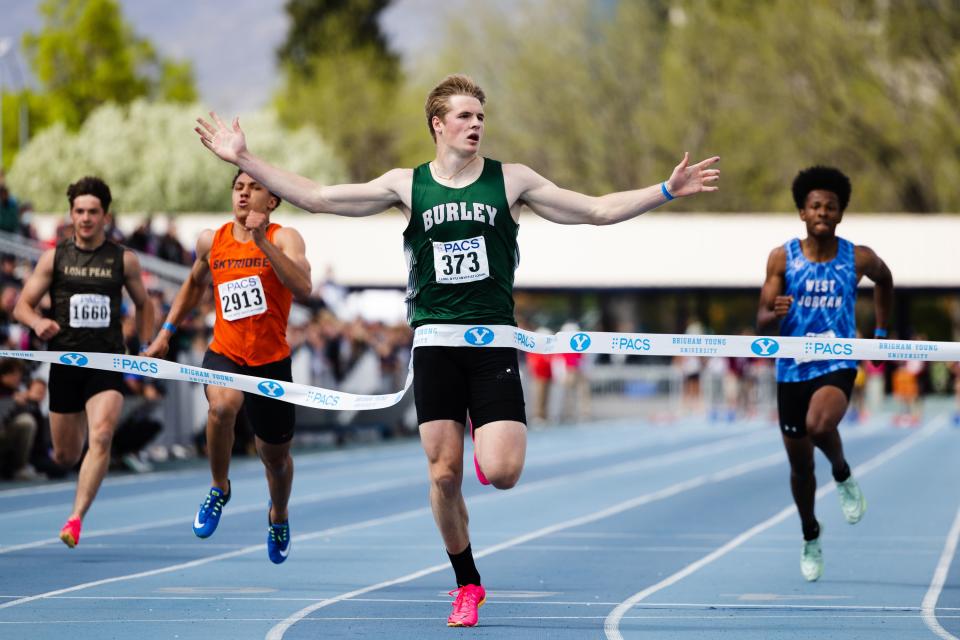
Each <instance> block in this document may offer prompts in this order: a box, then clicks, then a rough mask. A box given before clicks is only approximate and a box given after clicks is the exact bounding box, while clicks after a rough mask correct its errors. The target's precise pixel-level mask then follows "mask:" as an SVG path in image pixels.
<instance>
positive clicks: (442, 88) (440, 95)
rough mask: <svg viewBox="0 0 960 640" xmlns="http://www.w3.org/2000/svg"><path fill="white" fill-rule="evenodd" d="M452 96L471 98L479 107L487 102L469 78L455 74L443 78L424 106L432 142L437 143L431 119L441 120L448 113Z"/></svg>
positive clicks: (477, 86) (481, 91)
mask: <svg viewBox="0 0 960 640" xmlns="http://www.w3.org/2000/svg"><path fill="white" fill-rule="evenodd" d="M453 96H471V97H473V98H476V99H477V100H479V101H480V104H481V105H482V104H483V103H484V102H486V100H487V96H486V95H484V93H483V89H481V88H480V85H478V84H477V83H476V82H474V81H473V79H472V78H471V77H469V76H465V75H462V74H459V73H455V74H453V75H450V76H447V77H446V78H444V79H443V81H442V82H441V83H440V84H438V85H437V86H435V87H434V88H433V90H432V91H431V92H430V95H428V96H427V104H426V105H425V106H424V110H425V111H426V113H427V129H429V130H430V137H432V138H433V141H434V142H436V141H437V132H436V131H434V130H433V117H434V116H437V117H438V118H440V119H441V120H443V118H444V116H446V115H447V113H448V112H449V111H450V98H452V97H453Z"/></svg>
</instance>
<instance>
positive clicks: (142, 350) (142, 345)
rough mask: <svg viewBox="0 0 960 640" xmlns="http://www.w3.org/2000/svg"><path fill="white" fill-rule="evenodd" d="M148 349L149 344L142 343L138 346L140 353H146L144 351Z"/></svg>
mask: <svg viewBox="0 0 960 640" xmlns="http://www.w3.org/2000/svg"><path fill="white" fill-rule="evenodd" d="M149 348H150V344H149V343H143V344H141V345H140V353H143V352H144V351H146V350H147V349H149Z"/></svg>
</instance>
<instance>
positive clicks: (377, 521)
mask: <svg viewBox="0 0 960 640" xmlns="http://www.w3.org/2000/svg"><path fill="white" fill-rule="evenodd" d="M429 511H430V509H429V508H428V507H424V508H422V509H417V510H415V511H412V512H411V511H405V512H401V513H397V514H394V515H392V516H385V517H382V518H372V519H370V520H364V521H362V522H355V523H351V524H348V525H343V526H339V527H332V528H330V529H325V530H323V531H314V532H313V533H309V534H306V535H305V536H303V538H317V537H321V536H325V535H337V534H340V533H345V532H348V531H352V530H354V529H362V528H365V527H376V526H380V525H384V524H392V523H394V522H397V521H399V520H403V519H405V518H409V517H411V516H413V515H419V514H420V513H421V512H422V513H424V514H426V513H429ZM296 539H297V538H296V537H294V538H293V540H296ZM265 548H266V547H265V546H264V545H263V544H262V543H261V544H256V545H250V546H249V547H244V548H242V549H238V550H236V551H231V552H229V553H220V554H217V555H213V556H207V557H205V558H198V559H197V560H191V561H190V562H181V563H179V564H175V565H169V566H166V567H159V568H157V569H151V570H149V571H141V572H139V573H131V574H127V575H123V576H114V577H112V578H103V579H101V580H94V581H92V582H85V583H83V584H78V585H74V586H72V587H65V588H63V589H56V590H54V591H48V592H46V593H39V594H37V595H33V596H27V597H25V598H18V599H16V600H11V601H10V602H4V603H2V604H0V609H9V608H10V607H16V606H18V605H21V604H26V603H28V602H33V601H35V600H42V599H44V598H49V597H51V596H59V595H63V594H65V593H73V592H75V591H82V590H83V589H90V588H91V587H99V586H101V585H105V584H112V583H114V582H123V581H126V580H136V579H139V578H149V577H151V576H156V575H160V574H163V573H170V572H173V571H182V570H184V569H191V568H193V567H199V566H202V565H205V564H210V563H211V562H217V561H220V560H227V559H229V558H236V557H238V556H243V555H247V554H250V553H254V552H256V551H259V552H261V553H262V552H263V551H264V549H265Z"/></svg>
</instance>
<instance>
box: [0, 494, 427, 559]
mask: <svg viewBox="0 0 960 640" xmlns="http://www.w3.org/2000/svg"><path fill="white" fill-rule="evenodd" d="M425 482H426V480H420V479H416V480H414V479H411V480H405V481H404V480H395V479H394V480H383V481H381V482H371V483H369V484H365V485H361V486H359V487H350V488H349V489H341V490H339V491H330V492H323V493H317V494H312V495H309V494H308V495H306V496H301V497H295V498H292V499H291V500H290V506H292V507H298V506H302V505H305V504H313V503H316V502H325V501H327V500H336V499H338V498H350V497H355V496H359V495H364V494H368V493H377V492H379V491H388V490H393V489H397V488H400V487H406V486H411V485H420V484H424V483H425ZM140 499H141V500H142V498H140ZM258 511H266V506H265V505H264V504H263V503H258V504H255V505H247V506H243V507H242V506H239V505H237V506H235V507H230V509H229V511H227V512H226V513H229V514H230V516H234V515H239V514H244V513H256V512H258ZM225 515H226V514H225ZM189 521H190V515H189V514H184V515H183V516H180V517H177V518H167V519H165V520H154V521H152V522H144V523H140V524H134V525H130V526H127V527H115V528H113V529H97V530H94V531H90V532H86V531H85V532H84V533H83V539H84V540H90V539H91V538H100V537H103V536H113V535H119V534H123V533H134V532H137V531H144V530H148V529H153V528H156V527H166V526H171V525H176V524H182V525H183V526H184V530H186V526H187V523H188V522H189ZM294 539H296V538H294ZM58 543H59V544H63V543H62V542H61V541H60V538H46V539H44V540H37V541H35V542H25V543H23V544H16V545H10V546H7V547H2V546H0V555H2V554H4V553H12V552H14V551H22V550H24V549H33V548H36V547H43V546H47V545H51V544H58Z"/></svg>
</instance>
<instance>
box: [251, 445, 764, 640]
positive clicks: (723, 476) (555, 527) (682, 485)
mask: <svg viewBox="0 0 960 640" xmlns="http://www.w3.org/2000/svg"><path fill="white" fill-rule="evenodd" d="M782 460H783V454H782V453H780V452H778V453H775V454H772V455H768V456H764V457H762V458H758V459H756V460H751V461H750V462H745V463H743V464H739V465H736V466H733V467H730V468H728V469H724V470H722V471H718V472H715V473H708V474H703V475H700V476H697V477H695V478H691V479H690V480H686V481H684V482H678V483H676V484H673V485H670V486H669V487H665V488H663V489H660V490H658V491H653V492H651V493H646V494H644V495H641V496H636V497H634V498H631V499H629V500H625V501H623V502H620V503H618V504H615V505H612V506H610V507H607V508H605V509H601V510H599V511H595V512H593V513H590V514H587V515H584V516H580V517H579V518H572V519H569V520H564V521H563V522H558V523H556V524H552V525H550V526H547V527H543V528H541V529H537V530H536V531H531V532H529V533H526V534H523V535H520V536H516V537H514V538H511V539H510V540H506V541H504V542H501V543H499V544H495V545H493V546H490V547H486V548H484V549H483V550H482V551H480V552H479V553H476V554H474V557H475V558H483V557H486V556H489V555H491V554H494V553H497V552H499V551H503V550H504V549H509V548H511V547H515V546H517V545H520V544H523V543H525V542H529V541H530V540H535V539H537V538H541V537H543V536H547V535H550V534H552V533H556V532H557V531H562V530H564V529H570V528H573V527H579V526H582V525H584V524H589V523H591V522H596V521H598V520H603V519H604V518H609V517H610V516H614V515H617V514H620V513H623V512H624V511H628V510H630V509H635V508H637V507H639V506H642V505H645V504H649V503H651V502H655V501H657V500H663V499H664V498H669V497H671V496H674V495H677V494H679V493H683V492H685V491H690V490H691V489H696V488H698V487H702V486H704V485H707V484H713V483H717V482H722V481H724V480H729V479H731V478H735V477H737V476H741V475H744V474H747V473H750V472H751V471H756V470H757V469H762V468H764V467H769V466H773V465H774V464H778V463H780V462H781V461H782ZM449 566H450V563H448V562H444V563H443V564H436V565H433V566H432V567H427V568H426V569H421V570H419V571H414V572H413V573H408V574H407V575H405V576H400V577H399V578H394V579H392V580H385V581H383V582H378V583H377V584H372V585H369V586H366V587H362V588H360V589H355V590H353V591H349V592H347V593H342V594H340V595H338V596H334V597H332V598H327V599H325V600H323V601H321V602H318V603H316V604H312V605H310V606H308V607H304V608H303V609H301V610H300V611H297V612H295V613H293V614H291V615H290V616H289V617H287V619H286V620H284V621H283V622H281V623H280V624H278V625H276V626H275V627H273V628H272V629H270V631H269V632H268V633H267V635H266V638H267V640H280V639H281V638H283V634H284V633H286V631H287V629H289V628H290V627H292V626H293V625H294V624H296V623H297V622H299V621H301V620H303V619H304V618H305V617H306V616H308V615H310V614H311V613H313V612H314V611H317V610H318V609H323V608H324V607H329V606H330V605H333V604H336V603H337V602H342V601H344V600H350V599H352V598H355V597H356V596H361V595H364V594H366V593H370V592H372V591H379V590H380V589H384V588H386V587H391V586H394V585H397V584H403V583H405V582H411V581H413V580H416V579H418V578H422V577H423V576H426V575H430V574H432V573H437V572H438V571H443V570H445V569H448V568H449Z"/></svg>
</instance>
